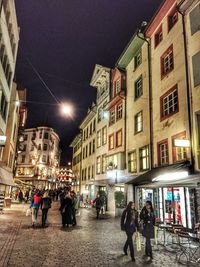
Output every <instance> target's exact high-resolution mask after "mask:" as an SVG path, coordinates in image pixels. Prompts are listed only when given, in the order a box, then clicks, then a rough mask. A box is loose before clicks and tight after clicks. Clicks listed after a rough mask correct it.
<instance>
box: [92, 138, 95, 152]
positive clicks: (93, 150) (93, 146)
mask: <svg viewBox="0 0 200 267" xmlns="http://www.w3.org/2000/svg"><path fill="white" fill-rule="evenodd" d="M94 152H95V139H93V142H92V153H94Z"/></svg>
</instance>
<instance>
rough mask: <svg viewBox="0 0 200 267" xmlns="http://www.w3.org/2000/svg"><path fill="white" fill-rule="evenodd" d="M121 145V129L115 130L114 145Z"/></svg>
mask: <svg viewBox="0 0 200 267" xmlns="http://www.w3.org/2000/svg"><path fill="white" fill-rule="evenodd" d="M119 146H122V130H119V131H118V132H116V147H119Z"/></svg>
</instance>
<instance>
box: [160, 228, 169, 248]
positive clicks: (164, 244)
mask: <svg viewBox="0 0 200 267" xmlns="http://www.w3.org/2000/svg"><path fill="white" fill-rule="evenodd" d="M159 228H160V229H162V230H163V239H164V240H163V244H161V245H163V246H164V247H165V246H166V231H167V230H168V229H172V225H171V224H159Z"/></svg>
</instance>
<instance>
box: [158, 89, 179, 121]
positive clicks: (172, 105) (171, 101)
mask: <svg viewBox="0 0 200 267" xmlns="http://www.w3.org/2000/svg"><path fill="white" fill-rule="evenodd" d="M160 104H161V120H163V119H165V118H166V117H169V116H171V115H173V114H174V113H176V112H178V90H177V86H175V87H173V88H172V89H170V90H169V91H168V92H167V93H166V94H165V95H164V96H162V97H161V99H160Z"/></svg>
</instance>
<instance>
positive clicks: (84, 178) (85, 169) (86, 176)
mask: <svg viewBox="0 0 200 267" xmlns="http://www.w3.org/2000/svg"><path fill="white" fill-rule="evenodd" d="M86 178H87V168H85V176H84V180H85V181H86Z"/></svg>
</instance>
